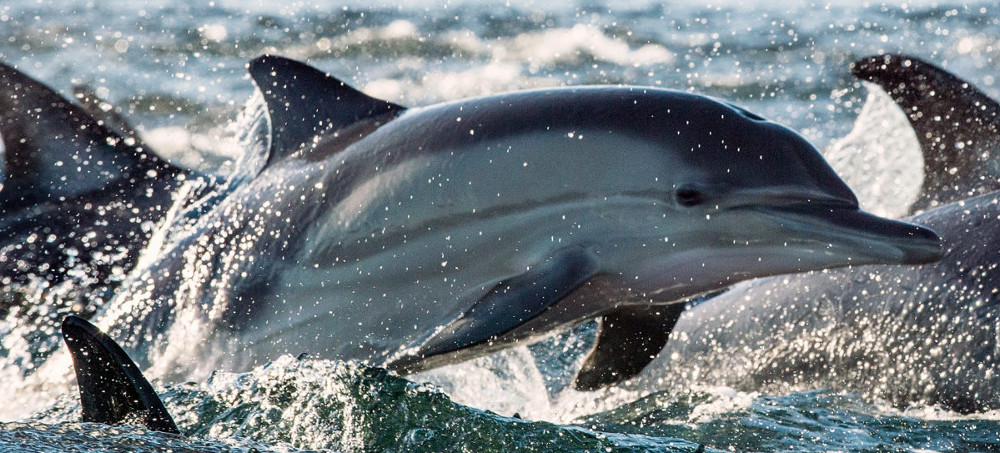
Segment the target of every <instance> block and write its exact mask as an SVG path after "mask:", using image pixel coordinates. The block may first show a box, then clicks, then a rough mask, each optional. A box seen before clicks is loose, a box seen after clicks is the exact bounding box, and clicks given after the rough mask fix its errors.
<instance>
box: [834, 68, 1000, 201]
mask: <svg viewBox="0 0 1000 453" xmlns="http://www.w3.org/2000/svg"><path fill="white" fill-rule="evenodd" d="M851 70H852V72H853V73H854V75H855V76H856V77H858V78H859V79H862V80H866V81H870V82H874V83H876V84H878V85H879V86H881V87H882V89H884V90H885V91H886V92H887V93H889V95H890V96H892V99H893V100H894V101H896V104H898V105H899V106H900V107H901V108H902V109H903V112H905V113H906V115H907V116H908V117H909V119H910V124H911V125H912V126H913V129H914V130H915V131H916V132H917V139H918V140H919V141H920V148H921V150H922V151H923V155H924V184H923V187H921V191H920V192H921V193H920V197H919V198H918V200H917V201H916V202H915V203H914V204H913V206H912V207H911V208H910V209H911V211H918V210H924V209H927V208H930V207H933V206H937V205H940V204H945V203H949V202H952V201H956V200H959V199H963V198H967V197H969V196H970V195H974V194H978V193H985V192H989V191H992V190H997V189H1000V105H998V104H997V102H996V101H994V100H993V99H990V98H989V97H988V96H986V95H985V94H983V93H982V92H981V91H979V90H978V89H976V88H975V87H973V86H972V84H970V83H968V82H966V81H964V80H962V79H960V78H958V77H955V76H954V75H952V74H950V73H948V72H947V71H945V70H943V69H941V68H938V67H937V66H934V65H932V64H930V63H927V62H925V61H921V60H919V59H917V58H914V57H911V56H908V55H881V56H872V57H867V58H862V59H860V60H858V61H856V62H855V63H854V64H853V66H852V69H851Z"/></svg>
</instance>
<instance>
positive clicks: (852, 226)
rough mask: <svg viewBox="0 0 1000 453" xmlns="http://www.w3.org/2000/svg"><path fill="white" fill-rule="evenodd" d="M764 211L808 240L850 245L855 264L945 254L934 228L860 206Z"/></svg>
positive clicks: (930, 258)
mask: <svg viewBox="0 0 1000 453" xmlns="http://www.w3.org/2000/svg"><path fill="white" fill-rule="evenodd" d="M761 211H763V212H765V213H768V214H771V215H774V216H775V217H778V218H780V220H779V222H780V223H781V224H782V226H784V227H787V228H789V229H791V230H795V231H799V232H802V233H804V239H805V240H807V241H809V242H827V243H829V244H830V245H831V247H835V246H838V245H840V246H841V247H844V248H847V247H849V248H850V249H851V251H852V252H853V253H855V254H857V256H854V257H852V262H853V263H854V264H877V263H882V264H926V263H933V262H935V261H937V260H939V259H941V256H942V247H941V238H940V237H939V236H938V235H937V233H935V232H934V231H933V230H931V229H929V228H926V227H923V226H920V225H915V224H912V223H907V222H900V221H897V220H890V219H885V218H882V217H878V216H875V215H872V214H869V213H867V212H864V211H861V210H858V209H853V208H849V207H843V206H826V205H822V204H820V205H809V204H806V205H799V206H788V207H782V208H779V209H773V210H772V209H767V208H764V209H761ZM775 220H777V219H775ZM809 235H812V237H809Z"/></svg>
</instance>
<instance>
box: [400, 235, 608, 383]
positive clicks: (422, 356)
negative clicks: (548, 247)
mask: <svg viewBox="0 0 1000 453" xmlns="http://www.w3.org/2000/svg"><path fill="white" fill-rule="evenodd" d="M597 272H598V266H597V261H596V259H595V258H594V257H593V256H592V255H591V254H590V252H588V251H587V250H586V249H583V248H576V247H574V248H567V249H562V250H560V251H559V252H558V253H557V254H555V255H553V256H552V257H550V258H549V259H547V260H546V261H544V262H542V263H539V264H538V265H536V266H532V267H531V268H530V269H529V270H527V271H525V272H524V273H523V274H520V275H517V276H515V277H511V278H508V279H506V280H503V281H501V282H499V283H497V284H496V286H494V287H493V289H491V290H490V291H489V292H487V293H486V295H485V296H483V297H482V298H481V299H479V301H477V302H476V303H474V304H473V305H472V306H471V307H469V309H468V310H466V311H465V312H464V313H462V314H461V315H460V316H459V317H458V318H457V319H455V320H454V321H452V322H451V323H449V324H448V325H447V326H445V327H444V328H443V329H441V330H440V331H438V332H437V333H435V334H434V335H433V336H432V337H430V338H429V339H428V340H427V341H426V342H424V344H423V345H421V346H420V347H419V350H418V351H417V353H415V354H410V355H407V356H404V357H402V358H399V359H396V360H395V361H393V362H391V363H390V364H389V365H388V367H389V368H390V369H393V370H396V371H398V372H401V373H414V372H417V371H422V370H425V369H429V368H433V367H436V366H441V365H445V364H447V363H449V362H452V361H456V360H455V358H454V357H453V356H455V355H457V354H454V353H456V352H459V351H461V350H465V349H467V348H472V347H475V346H479V345H482V344H484V343H488V342H490V341H491V340H492V339H495V338H497V337H499V336H501V335H504V334H507V333H508V332H511V331H513V330H515V329H516V328H517V327H518V326H521V325H522V324H524V323H525V322H527V321H529V320H531V319H533V318H535V317H537V316H539V315H540V314H542V313H543V312H544V311H545V310H547V309H548V308H549V307H551V306H552V305H553V304H555V303H556V302H558V301H559V300H561V299H563V298H564V297H566V296H567V295H569V294H570V293H571V292H573V290H575V289H576V288H578V287H579V286H580V285H582V284H583V283H585V282H586V281H587V280H589V279H590V278H591V277H593V276H594V275H595V274H596V273H597ZM462 352H467V351H462ZM488 352H489V351H488V350H486V351H485V352H482V353H480V354H465V356H464V357H462V358H460V359H458V360H465V359H469V358H472V356H475V355H482V354H485V353H488Z"/></svg>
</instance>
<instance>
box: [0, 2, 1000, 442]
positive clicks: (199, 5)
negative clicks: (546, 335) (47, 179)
mask: <svg viewBox="0 0 1000 453" xmlns="http://www.w3.org/2000/svg"><path fill="white" fill-rule="evenodd" d="M998 17H1000V7H998V6H997V4H996V3H995V2H994V1H976V2H968V3H963V2H957V1H948V0H943V1H940V2H938V1H924V0H920V1H914V2H892V3H879V2H859V1H851V2H835V3H834V2H831V3H808V2H804V3H802V2H790V1H788V2H786V1H748V2H741V1H732V0H724V1H720V2H712V3H710V4H695V2H662V3H661V2H651V1H624V2H614V1H606V0H605V1H602V0H587V1H575V2H566V3H565V4H564V5H563V6H551V5H549V4H548V3H547V2H537V3H533V2H524V1H511V2H507V3H493V4H481V3H478V2H472V1H454V2H449V1H434V2H431V1H418V2H407V3H405V4H403V5H397V4H394V3H390V2H381V1H376V2H358V1H346V2H297V1H281V2H243V1H236V0H218V1H215V2H193V1H192V2H182V1H173V2H171V1H165V0H154V1H148V2H147V1H135V0H114V1H112V0H107V1H105V0H91V1H68V0H37V1H36V0H32V1H18V2H15V1H8V2H3V3H2V4H0V61H3V62H5V63H7V64H11V65H15V66H17V67H18V68H19V69H20V70H22V71H24V72H26V73H28V74H30V75H32V76H34V77H36V78H38V79H40V80H42V81H44V82H46V83H47V84H49V85H50V86H52V87H53V88H55V89H57V90H59V91H60V92H62V93H64V94H65V95H66V96H70V92H71V89H72V88H73V87H74V86H77V85H84V86H88V87H90V88H91V89H93V90H94V91H95V92H96V93H97V94H98V95H100V96H101V97H102V98H104V99H105V100H107V101H108V102H109V103H110V104H111V105H114V106H117V107H118V108H120V109H121V112H122V114H123V115H124V116H125V117H126V118H128V120H129V121H131V122H132V124H133V125H134V126H135V127H136V129H137V130H139V131H140V133H141V134H142V135H143V136H144V138H145V139H146V140H147V142H148V143H150V145H151V146H152V147H153V148H154V149H156V150H157V151H158V152H160V153H162V154H163V155H164V156H165V157H166V158H168V159H170V160H171V161H172V162H174V163H177V164H179V165H183V166H188V167H191V168H198V169H201V170H204V171H208V172H215V173H219V174H225V173H227V172H228V171H230V170H231V169H232V167H233V162H234V161H235V159H237V158H238V157H239V156H240V154H241V152H242V150H241V149H240V147H239V146H238V145H237V144H236V143H237V142H236V140H234V134H235V133H236V132H234V127H233V126H232V124H233V122H234V121H235V120H236V119H237V117H238V115H239V112H240V111H241V109H243V107H244V105H245V104H246V103H247V100H248V99H250V98H251V95H252V94H253V90H254V87H253V84H252V83H251V81H250V80H249V78H248V77H247V76H246V63H247V62H248V61H249V60H250V59H251V58H254V57H256V56H258V55H260V54H263V53H272V54H278V55H283V56H287V57H291V58H295V59H299V60H303V61H307V62H308V63H309V64H311V65H313V66H316V67H319V68H321V69H323V70H325V71H328V72H329V73H331V74H333V75H335V76H337V77H339V78H341V79H343V80H344V81H346V82H348V83H350V84H351V85H353V86H355V87H357V88H359V89H361V90H363V91H365V92H366V93H368V94H370V95H372V96H375V97H380V98H383V99H386V100H389V101H392V102H395V103H398V104H402V105H406V106H422V105H429V104H433V103H436V102H441V101H447V100H454V99H461V98H465V97H470V96H478V95H484V94H491V93H499V92H504V91H511V90H520V89H527V88H539V87H557V86H575V85H586V84H599V85H608V84H611V85H617V84H627V85H646V86H656V87H664V88H670V89H675V90H683V91H690V92H695V93H700V94H705V95H709V96H714V97H717V98H720V99H724V100H726V101H729V102H732V103H735V104H737V105H740V106H742V107H745V108H747V109H749V110H751V111H753V112H755V113H757V114H759V115H761V116H764V117H766V118H769V119H772V120H774V121H777V122H779V123H782V124H785V125H787V126H789V127H791V128H792V129H794V130H796V131H798V132H800V133H801V134H803V135H804V136H805V137H806V138H807V139H809V140H810V141H812V142H813V143H814V144H816V145H817V146H818V147H820V148H821V149H824V150H825V152H826V153H827V157H828V158H829V159H830V161H831V163H832V164H833V165H834V167H835V168H836V169H837V170H838V172H839V173H841V174H842V175H843V177H844V179H845V180H846V181H847V182H848V183H849V184H850V185H851V186H852V188H853V189H854V190H855V191H856V192H857V193H858V195H859V198H860V199H861V202H862V206H863V207H864V208H865V209H868V210H870V211H873V212H876V213H879V214H882V215H889V216H900V215H902V214H903V212H904V211H905V210H903V211H901V208H900V207H901V206H905V204H906V203H907V202H908V201H909V200H912V198H913V197H915V196H916V193H917V189H918V188H919V184H920V180H921V177H922V174H921V167H920V157H919V150H918V148H917V145H916V143H915V137H914V136H913V134H912V131H911V130H910V129H909V127H908V125H907V124H906V122H905V118H903V117H902V114H901V112H899V111H898V110H894V106H893V105H892V103H891V101H890V100H888V98H887V97H886V96H885V95H884V94H882V93H880V92H879V91H878V90H873V89H871V88H870V87H868V86H865V85H863V84H861V83H859V82H858V81H856V80H854V79H853V78H852V77H851V74H850V68H849V64H850V62H852V61H854V60H855V59H857V58H860V57H863V56H868V55H872V54H880V53H886V52H905V53H910V54H913V55H916V56H920V57H922V58H925V59H927V60H928V61H932V62H935V63H936V64H939V65H942V66H944V67H946V68H947V69H948V70H950V71H952V72H954V73H955V74H958V75H960V76H962V77H963V78H965V79H966V80H969V81H971V82H972V83H973V84H975V85H976V86H978V87H979V88H981V89H982V90H983V91H985V92H986V93H987V94H989V95H991V96H992V97H994V98H997V97H1000V96H998V95H1000V85H998V84H1000V80H997V78H998V77H1000V74H998V72H997V68H998V67H1000V65H998V59H1000V19H998ZM0 89H3V87H0ZM35 302H36V303H37V305H36V306H35V308H34V310H37V311H38V313H39V316H40V317H42V318H44V317H45V316H49V317H51V318H52V323H51V326H50V328H49V329H35V328H32V329H30V330H31V331H30V332H25V328H24V326H19V325H15V324H12V323H11V322H9V320H8V322H4V323H0V344H2V348H0V349H2V350H3V352H4V354H5V356H4V359H5V360H6V363H3V364H2V366H0V368H4V367H6V368H10V367H11V366H12V365H11V363H10V362H11V360H13V359H12V358H13V357H15V356H17V353H18V351H16V349H17V348H18V347H23V344H24V341H23V339H24V338H27V337H31V336H33V337H34V338H35V341H37V342H40V343H43V344H48V345H55V346H52V347H60V346H59V345H60V343H59V338H58V336H57V333H56V332H57V329H56V327H55V326H57V325H58V321H59V320H58V319H56V318H57V316H56V315H55V314H54V313H53V314H47V313H46V311H45V305H44V304H45V301H35ZM762 328H766V326H762ZM593 335H594V326H593V325H584V326H582V327H580V328H577V329H574V330H573V331H572V332H569V333H566V334H563V335H560V336H557V337H554V338H552V339H549V340H546V341H543V342H541V343H538V344H535V345H532V346H530V347H519V348H515V349H513V350H510V351H508V352H504V353H501V354H497V355H496V356H493V357H488V358H484V359H479V360H475V361H473V362H470V363H465V364H460V365H455V366H449V367H446V368H443V369H439V370H434V371H431V372H427V373H424V374H420V375H416V376H409V377H407V378H405V379H404V378H401V377H397V376H395V375H393V374H391V373H388V372H386V371H384V370H381V369H378V368H370V367H366V366H364V365H361V364H356V363H342V362H331V361H325V360H318V359H313V358H309V357H299V358H294V357H291V356H284V357H281V358H278V359H276V360H275V361H274V362H272V363H270V364H268V365H266V366H261V367H258V368H255V369H253V370H252V371H249V372H246V373H231V372H227V371H226V370H219V371H217V372H216V373H213V374H212V376H211V377H210V378H208V379H207V380H196V381H194V382H155V385H156V386H157V387H158V389H159V390H160V391H161V395H162V397H163V399H164V401H165V402H166V405H167V407H168V409H169V410H170V411H171V412H172V413H173V415H174V417H175V418H176V420H177V422H178V424H179V426H180V428H181V430H182V431H183V432H184V433H185V435H184V436H174V435H168V434H161V433H155V432H149V431H146V430H145V429H142V428H140V427H128V426H126V427H108V426H103V425H99V424H88V423H80V422H79V417H80V408H79V401H78V398H77V396H76V395H75V394H74V392H73V391H72V386H71V385H70V384H69V383H67V385H66V386H65V387H58V388H49V389H47V390H44V391H43V390H39V391H38V392H39V393H38V394H37V395H29V396H31V397H32V398H28V400H31V401H33V403H32V404H30V405H23V404H20V403H18V404H16V405H15V404H5V403H4V398H0V420H3V421H2V422H0V451H94V450H100V451H167V450H169V451H261V452H263V451H313V450H324V451H325V450H329V451H400V452H402V451H465V452H477V453H478V452H492V451H496V452H503V451H553V452H564V451H569V452H572V451H580V452H583V451H587V452H626V451H628V452H640V451H669V452H674V451H676V452H693V451H696V450H697V449H698V448H699V447H700V446H704V447H705V451H717V450H721V451H806V452H820V451H823V452H826V451H830V452H834V451H837V452H968V451H1000V414H998V413H979V414H972V415H960V414H956V413H952V412H949V411H947V410H944V409H941V408H937V407H932V406H927V405H920V404H914V405H911V406H909V407H898V406H893V405H891V404H887V403H885V402H883V401H879V400H877V399H870V398H868V397H865V396H863V395H862V394H861V393H858V392H851V391H831V390H828V389H822V388H820V389H812V388H806V389H800V391H797V392H795V393H790V394H765V393H758V392H753V391H745V390H744V391H740V390H736V389H732V388H727V387H717V386H711V385H700V384H699V383H696V382H695V383H691V385H690V386H689V387H687V388H683V389H671V390H667V391H664V390H662V389H632V388H630V389H627V390H626V389H610V390H606V391H601V392H590V393H581V392H576V391H573V390H571V389H569V388H568V385H567V382H568V380H569V379H570V377H571V376H572V373H573V371H574V370H575V368H576V367H577V366H578V365H579V362H580V357H582V354H584V353H585V352H586V350H587V347H588V345H589V341H591V340H592V338H593ZM19 345H21V346H19ZM30 352H31V351H28V353H30ZM21 353H24V351H21ZM67 389H68V390H67ZM22 396H23V395H22ZM22 399H23V398H22Z"/></svg>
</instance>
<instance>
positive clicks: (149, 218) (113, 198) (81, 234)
mask: <svg viewBox="0 0 1000 453" xmlns="http://www.w3.org/2000/svg"><path fill="white" fill-rule="evenodd" d="M81 101H82V102H83V105H77V104H74V103H73V102H71V101H69V100H67V99H65V98H63V97H62V96H60V95H59V94H58V93H56V92H55V91H53V90H52V89H50V88H48V87H46V86H45V85H43V84H41V83H40V82H38V81H36V80H34V79H32V78H30V77H29V76H27V75H25V74H23V73H21V72H20V71H18V70H16V69H14V68H13V67H10V66H7V65H4V64H2V63H0V136H2V139H3V144H4V160H5V162H4V164H5V165H4V171H3V185H2V187H0V284H2V285H3V292H2V293H0V319H3V318H8V316H11V317H10V318H9V319H7V322H10V323H11V325H15V326H27V325H30V326H35V329H34V330H32V332H31V339H29V342H32V344H33V345H34V346H31V350H30V351H26V353H27V354H30V356H31V357H32V359H33V360H40V358H41V357H44V356H45V353H44V352H45V351H43V350H42V349H44V348H49V350H51V348H54V347H55V342H56V341H57V340H56V339H55V337H53V336H50V335H41V334H38V333H39V332H45V331H52V326H51V321H50V320H51V319H52V317H53V316H55V317H58V316H59V315H60V314H62V315H65V314H69V313H75V314H78V315H81V316H84V317H89V316H91V315H92V314H93V312H94V311H95V310H97V309H98V308H99V307H100V305H101V303H102V301H103V300H105V299H106V298H108V297H109V293H110V292H111V291H113V290H114V289H115V288H116V287H117V285H118V284H119V283H120V282H121V280H122V279H123V278H124V276H125V274H126V273H127V271H128V270H129V269H131V268H132V266H134V264H135V262H136V260H137V259H138V256H139V251H140V250H141V249H142V248H143V247H145V246H146V243H147V242H148V241H149V239H150V236H151V235H152V234H153V231H154V229H155V226H156V224H157V223H158V222H159V221H160V220H161V219H162V218H163V216H164V215H165V214H166V212H167V211H168V210H169V209H170V207H171V205H172V204H173V198H174V194H175V190H176V189H177V188H178V187H179V186H180V185H181V184H184V183H185V181H193V180H194V179H195V178H193V175H192V174H191V173H190V172H188V171H186V170H183V169H181V168H178V167H175V166H173V165H171V164H169V163H167V162H166V161H164V160H162V159H160V158H159V157H157V156H156V155H155V154H154V153H152V152H151V150H150V149H149V147H148V146H146V145H145V144H144V143H143V142H142V141H141V140H140V139H139V137H138V136H137V135H136V134H135V131H134V130H132V128H131V127H130V126H128V124H127V123H126V122H125V121H124V119H122V118H120V117H118V116H116V115H113V114H109V113H107V112H104V113H102V112H101V110H100V109H98V108H96V107H95V103H97V102H100V101H99V100H96V99H92V98H90V97H85V98H82V99H81ZM12 313H13V314H12ZM53 333H54V331H53ZM34 342H41V343H44V345H42V344H34ZM39 348H42V349H39ZM2 353H3V354H7V351H2Z"/></svg>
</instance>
